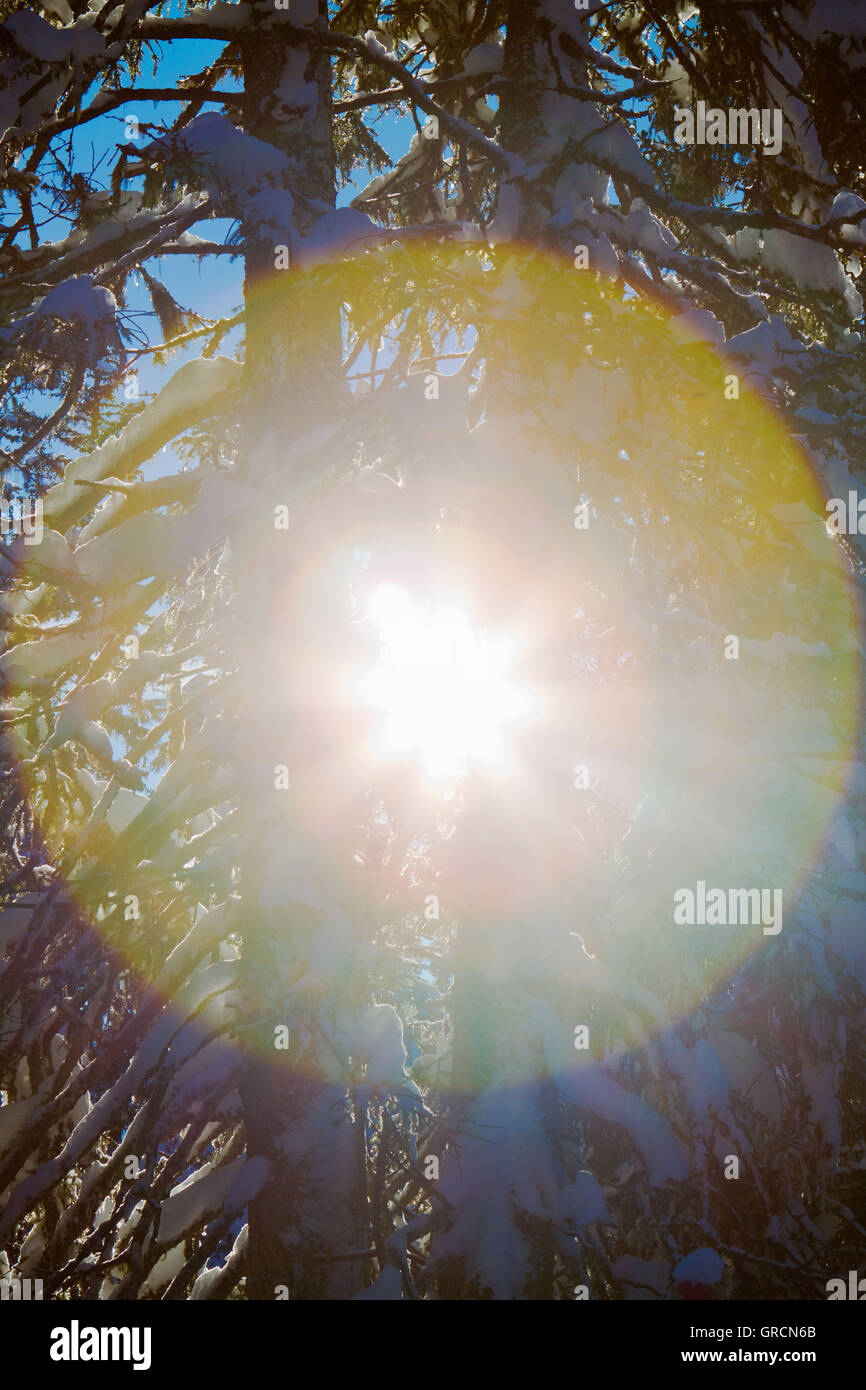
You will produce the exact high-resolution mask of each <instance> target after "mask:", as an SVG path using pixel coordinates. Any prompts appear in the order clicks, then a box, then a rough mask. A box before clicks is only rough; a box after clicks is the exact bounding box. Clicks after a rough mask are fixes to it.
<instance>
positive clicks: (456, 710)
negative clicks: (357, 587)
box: [360, 584, 532, 781]
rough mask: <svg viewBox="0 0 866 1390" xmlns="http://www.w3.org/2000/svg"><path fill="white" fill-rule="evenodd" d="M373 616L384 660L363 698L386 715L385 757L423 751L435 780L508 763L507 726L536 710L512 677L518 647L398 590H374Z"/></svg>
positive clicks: (445, 606)
mask: <svg viewBox="0 0 866 1390" xmlns="http://www.w3.org/2000/svg"><path fill="white" fill-rule="evenodd" d="M367 617H368V619H369V620H370V621H371V622H372V623H373V625H374V626H375V627H376V628H377V630H378V633H379V637H380V649H379V661H378V664H377V666H376V668H375V670H374V671H372V672H370V673H368V674H367V675H366V676H365V677H364V678H363V679H362V681H361V690H360V693H361V694H362V696H363V698H364V699H366V700H367V701H368V702H369V703H370V704H371V705H372V706H373V707H374V708H377V709H379V710H381V711H382V713H383V715H384V726H383V728H382V730H381V734H380V739H379V751H380V753H381V754H382V755H383V756H390V755H394V754H397V753H409V752H414V753H416V754H417V756H418V757H419V758H420V761H421V764H422V766H423V768H424V771H425V772H426V774H427V776H428V777H430V778H431V779H433V780H435V781H448V780H451V779H453V778H455V777H458V776H460V775H461V774H462V773H463V772H464V771H465V770H466V768H467V767H468V766H469V765H470V764H471V763H473V762H476V763H481V764H483V765H485V766H487V767H495V766H497V765H501V764H502V762H503V760H504V756H505V751H506V741H505V737H504V732H505V727H506V725H508V724H510V723H512V722H514V721H515V720H518V719H521V718H523V717H525V716H526V715H527V714H528V713H529V712H530V711H531V708H532V700H531V697H530V695H529V693H528V691H526V690H524V689H523V688H521V687H520V686H518V685H516V684H515V683H514V682H512V681H510V680H509V679H508V677H507V672H508V669H509V667H510V666H511V664H512V662H513V660H514V654H515V652H514V644H513V642H512V641H511V640H510V639H509V638H508V637H506V636H505V635H503V634H499V633H496V634H494V633H489V632H487V631H485V630H483V629H482V630H481V631H477V630H475V629H474V628H473V627H472V625H471V623H470V620H469V616H468V614H467V613H466V611H465V609H463V608H462V607H461V606H459V605H458V604H454V603H439V604H437V605H436V606H432V605H431V606H428V607H426V608H425V607H423V606H421V605H420V604H418V603H417V602H416V601H414V600H413V599H412V598H411V597H410V595H409V594H408V593H407V591H406V590H405V589H403V588H402V587H401V586H400V585H397V584H382V585H380V586H379V587H378V588H377V589H375V590H374V591H373V593H372V594H371V596H370V599H369V602H368V605H367Z"/></svg>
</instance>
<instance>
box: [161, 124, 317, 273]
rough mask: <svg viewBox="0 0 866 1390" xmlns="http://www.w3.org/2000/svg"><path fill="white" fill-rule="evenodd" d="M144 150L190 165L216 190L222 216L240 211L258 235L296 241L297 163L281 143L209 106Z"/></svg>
mask: <svg viewBox="0 0 866 1390" xmlns="http://www.w3.org/2000/svg"><path fill="white" fill-rule="evenodd" d="M143 154H144V157H145V158H147V159H151V160H160V161H162V162H165V163H167V164H169V165H172V166H176V167H177V168H178V169H179V171H184V170H188V171H189V172H190V175H191V176H193V177H194V178H195V180H196V183H197V185H198V186H199V187H203V188H204V189H205V190H206V191H207V193H208V194H209V195H210V197H211V199H212V202H213V205H214V210H215V211H216V213H217V215H218V216H224V217H237V216H240V217H241V218H242V220H243V222H244V224H245V226H246V227H248V228H250V229H254V230H255V231H256V233H257V234H258V235H262V236H271V237H273V239H274V241H275V242H277V243H285V244H287V245H289V246H290V247H291V246H293V245H294V243H295V231H294V199H293V198H292V194H291V191H290V182H291V165H290V162H289V159H288V156H287V155H285V154H283V152H282V151H281V150H278V149H277V148H276V146H274V145H269V144H268V143H267V142H266V141H264V140H257V139H256V137H255V136H254V135H246V134H244V132H243V131H240V130H238V129H237V127H236V126H234V125H232V123H231V121H230V120H229V119H228V118H227V117H226V116H223V115H221V114H220V113H219V112H217V111H208V112H207V113H206V114H204V115H202V116H196V117H195V118H194V119H193V120H192V121H190V123H189V125H187V126H184V128H183V129H182V130H181V131H178V132H177V133H175V134H173V135H166V136H161V137H160V138H159V139H158V140H154V141H152V142H151V144H149V145H148V146H147V147H146V148H145V150H144V151H143Z"/></svg>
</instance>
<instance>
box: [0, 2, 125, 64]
mask: <svg viewBox="0 0 866 1390" xmlns="http://www.w3.org/2000/svg"><path fill="white" fill-rule="evenodd" d="M3 28H4V29H5V30H6V31H7V33H9V34H11V36H12V39H13V41H14V42H15V44H16V46H17V47H18V48H19V49H21V51H22V52H24V53H29V54H30V56H31V57H33V58H38V59H40V60H41V61H42V62H44V63H70V62H71V63H80V62H83V61H85V60H86V59H87V58H95V57H96V56H97V55H98V54H100V53H102V52H104V50H105V39H104V38H103V37H102V35H101V34H100V33H99V32H98V30H96V29H94V28H92V27H91V26H90V25H83V26H81V27H75V26H72V25H70V26H69V27H68V28H64V29H58V28H56V26H55V25H53V24H49V23H48V22H47V21H46V20H44V19H42V18H41V17H40V16H39V15H38V14H34V13H33V12H32V10H17V11H16V12H15V14H13V15H10V16H9V18H8V19H7V20H6V21H5V23H4V25H3Z"/></svg>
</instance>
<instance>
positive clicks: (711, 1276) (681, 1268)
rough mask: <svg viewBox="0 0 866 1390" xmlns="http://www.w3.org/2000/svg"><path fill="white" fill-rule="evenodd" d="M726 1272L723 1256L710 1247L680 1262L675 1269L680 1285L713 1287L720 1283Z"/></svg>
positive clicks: (705, 1247) (694, 1251)
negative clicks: (708, 1285) (706, 1285)
mask: <svg viewBox="0 0 866 1390" xmlns="http://www.w3.org/2000/svg"><path fill="white" fill-rule="evenodd" d="M724 1270H725V1267H724V1265H723V1263H722V1259H721V1256H720V1255H719V1254H718V1253H717V1252H716V1251H715V1250H711V1249H710V1248H709V1246H704V1247H703V1249H701V1250H693V1251H692V1253H691V1254H690V1255H686V1256H685V1258H684V1259H682V1260H680V1262H679V1264H678V1265H677V1266H676V1268H675V1269H674V1279H676V1281H677V1283H678V1284H710V1285H712V1284H717V1283H718V1282H719V1280H720V1279H721V1277H722V1275H723V1273H724Z"/></svg>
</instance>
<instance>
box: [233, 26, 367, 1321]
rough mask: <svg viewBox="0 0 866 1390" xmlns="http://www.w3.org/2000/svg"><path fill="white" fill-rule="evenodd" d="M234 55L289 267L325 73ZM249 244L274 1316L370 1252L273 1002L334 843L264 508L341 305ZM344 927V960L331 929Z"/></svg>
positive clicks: (303, 641)
mask: <svg viewBox="0 0 866 1390" xmlns="http://www.w3.org/2000/svg"><path fill="white" fill-rule="evenodd" d="M273 15H274V11H273V8H272V7H271V6H270V5H268V6H263V7H262V19H264V18H265V17H267V16H270V17H271V19H273ZM286 17H287V19H288V21H289V22H290V23H291V24H293V25H296V26H297V25H304V24H312V23H313V22H314V21H315V20H316V19H317V17H318V18H319V19H322V20H326V18H327V6H326V4H325V0H319V3H318V5H317V4H316V0H307V3H306V4H305V3H303V0H301V3H295V4H293V5H292V9H291V11H290V12H289V13H288V14H287V16H286ZM243 52H244V72H245V98H246V102H245V119H246V126H247V132H248V133H249V134H252V135H255V136H256V137H257V138H259V139H261V140H265V141H267V142H268V143H269V144H272V145H274V146H276V147H277V148H278V149H279V150H281V151H282V152H283V153H284V154H286V155H287V156H288V157H289V159H290V161H291V168H292V172H293V179H294V180H295V188H296V189H297V190H299V191H301V190H302V192H303V194H304V199H310V200H313V202H317V203H318V204H319V207H318V209H316V208H315V207H313V208H311V207H310V204H309V203H308V202H306V201H305V200H304V199H302V198H301V197H300V196H297V195H296V196H295V197H294V234H289V238H288V242H287V243H285V244H287V245H288V246H289V250H290V252H294V251H295V250H296V246H297V237H298V236H303V235H306V234H308V232H309V229H310V227H311V226H312V225H313V223H314V222H315V220H316V218H317V217H318V216H319V215H320V214H321V212H322V211H323V210H324V208H326V207H327V206H333V203H334V156H333V148H332V143H331V115H330V61H329V58H328V56H327V54H325V53H322V52H321V51H320V52H318V53H317V52H316V51H315V49H311V50H307V49H301V48H295V47H293V46H292V43H291V41H290V40H289V39H287V38H286V37H284V36H283V35H282V34H281V33H280V30H279V26H273V27H270V28H268V29H266V30H265V29H262V28H260V27H257V26H255V25H253V26H252V27H251V28H250V31H249V32H248V34H246V35H245V38H244V43H243ZM308 52H309V58H307V54H308ZM301 76H302V77H303V81H304V83H305V84H306V85H305V86H304V88H303V91H304V94H305V99H306V101H307V103H308V104H307V107H306V109H304V110H301V111H300V112H298V110H297V109H295V110H294V111H291V110H289V111H287V110H286V108H285V107H284V106H282V105H281V103H280V99H279V95H278V89H279V88H280V84H281V83H282V82H284V80H286V79H288V81H287V82H286V87H287V86H288V85H289V82H291V84H292V85H293V86H295V87H297V83H298V79H299V78H300V77H301ZM284 90H285V88H284ZM256 235H257V233H254V236H253V238H248V240H249V245H248V249H247V258H246V281H245V305H246V356H245V372H246V390H247V397H246V399H247V410H248V414H247V433H246V438H245V440H244V441H243V442H244V445H245V447H246V449H247V455H246V458H245V468H246V473H247V479H248V481H249V483H250V486H251V487H252V488H253V489H254V491H255V494H256V496H257V498H258V499H259V505H260V525H257V526H256V527H254V528H252V530H251V532H250V533H249V534H248V535H247V537H246V540H245V548H246V553H243V554H238V555H236V557H235V558H236V565H237V571H238V576H239V604H238V613H239V616H240V622H241V625H242V629H243V631H242V643H243V650H244V664H245V672H246V676H247V679H246V682H245V685H246V689H245V702H246V709H245V720H246V722H247V724H248V726H249V727H250V728H251V729H252V730H253V736H252V739H251V740H249V741H248V742H247V743H246V744H245V745H244V749H243V753H242V758H243V760H244V763H245V766H244V767H243V769H242V776H243V778H244V782H245V785H246V789H247V791H246V807H245V813H246V816H245V818H246V823H247V825H248V826H251V827H252V826H255V825H256V824H259V823H260V824H261V825H262V833H261V836H260V837H259V838H258V839H257V842H256V843H255V845H254V846H253V847H252V849H251V851H250V853H249V854H248V857H247V862H246V865H245V869H244V880H243V892H244V893H245V898H246V913H247V930H246V931H245V936H244V959H245V966H246V972H247V982H248V986H249V989H250V993H251V996H252V997H253V998H254V999H255V1000H257V1001H258V1008H259V1010H260V1024H261V1026H260V1028H259V1029H258V1030H257V1032H256V1035H255V1042H254V1044H253V1046H251V1048H250V1061H249V1069H248V1075H247V1078H246V1081H245V1083H244V1086H243V1094H242V1099H243V1105H244V1113H245V1121H246V1130H247V1146H248V1155H249V1157H250V1158H254V1157H257V1156H263V1157H265V1158H266V1159H268V1160H269V1162H270V1175H269V1178H268V1180H267V1182H266V1184H265V1186H264V1188H263V1189H262V1191H261V1192H260V1193H259V1195H258V1196H257V1197H256V1198H255V1199H254V1200H253V1201H252V1202H251V1203H250V1206H249V1231H250V1240H249V1253H248V1257H247V1294H248V1297H250V1298H262V1299H273V1298H274V1297H276V1296H278V1294H277V1290H278V1289H280V1290H282V1288H284V1289H285V1290H287V1293H288V1297H289V1298H301V1299H339V1298H347V1297H350V1296H351V1295H352V1294H353V1293H354V1292H356V1291H357V1290H358V1289H359V1288H360V1287H361V1286H362V1283H363V1275H364V1270H365V1265H364V1261H363V1260H360V1261H352V1260H345V1259H338V1260H335V1259H334V1257H335V1256H343V1255H346V1254H351V1253H355V1252H357V1251H360V1250H362V1249H363V1248H364V1246H365V1245H366V1243H367V1239H368V1237H367V1233H366V1213H365V1186H364V1144H363V1126H362V1123H361V1122H360V1121H356V1120H354V1118H353V1117H352V1116H351V1114H350V1110H349V1106H348V1103H347V1079H346V1075H345V1072H343V1071H341V1067H340V1063H339V1059H335V1058H334V1057H333V1056H331V1057H329V1056H328V1045H327V1042H326V1041H325V1039H324V1037H321V1036H317V1035H316V1030H317V1014H316V1005H314V1004H313V1003H311V1002H310V1003H308V1004H307V1003H305V1002H304V1001H303V1000H301V1002H300V1003H299V1000H298V997H297V994H296V993H295V994H292V996H291V1003H289V1002H288V1001H289V994H290V987H291V985H292V984H293V983H294V982H295V981H296V980H297V978H298V976H299V975H301V974H303V972H304V966H305V963H306V961H307V959H308V958H309V954H310V951H311V950H314V949H315V945H316V941H317V938H318V937H319V935H320V933H321V931H322V926H323V921H324V920H325V918H326V917H327V916H328V913H329V909H330V906H331V905H330V903H329V895H330V893H331V883H332V882H333V881H334V876H333V873H332V870H333V867H334V866H333V864H332V863H331V855H333V854H334V853H335V845H334V841H335V839H336V840H337V841H338V839H339V837H335V836H334V835H333V834H331V836H330V840H329V834H328V832H329V830H332V829H333V827H332V826H330V825H326V824H325V822H324V821H323V818H322V813H321V805H320V803H321V799H322V792H321V786H320V767H321V762H322V760H323V758H324V757H325V756H326V755H327V752H328V743H329V739H328V733H329V730H328V726H327V718H326V717H325V716H323V715H322V712H321V711H320V710H319V709H318V708H317V707H316V705H315V701H314V700H313V699H311V695H312V694H313V691H312V690H311V688H310V687H311V686H312V685H313V683H314V680H315V674H314V670H313V668H312V666H311V664H310V660H311V653H312V652H313V650H314V646H315V636H316V634H315V633H313V632H312V629H313V627H314V625H315V624H316V623H318V624H320V625H321V627H324V628H325V629H327V626H328V618H329V613H328V610H327V608H326V607H323V608H322V609H319V608H318V606H316V605H313V604H312V603H311V595H310V590H309V588H308V587H307V586H305V585H304V584H303V583H302V582H300V581H301V577H302V575H303V572H304V569H305V566H306V565H307V564H308V562H309V561H310V558H311V556H313V555H314V554H315V545H314V542H313V538H312V528H311V527H309V526H306V525H305V522H304V517H303V513H301V515H300V516H299V515H296V514H295V512H294V511H293V512H292V514H291V516H290V521H289V530H288V533H286V531H285V530H278V529H275V524H274V520H273V518H274V508H275V507H277V506H280V505H286V499H287V497H288V496H290V494H291V492H292V490H293V489H295V488H296V487H297V485H298V484H299V483H300V482H301V481H302V477H301V474H300V467H303V466H304V465H303V464H302V465H300V467H299V465H298V464H295V465H294V466H292V465H291V464H289V463H287V462H284V461H283V460H285V459H286V457H287V450H290V449H291V447H292V445H293V443H294V442H295V441H297V440H298V439H299V438H301V437H303V436H304V435H305V434H306V433H308V432H309V431H310V430H312V429H314V428H315V427H316V426H317V425H319V424H321V422H322V421H328V420H329V419H330V418H331V416H332V413H333V405H334V401H335V398H336V393H337V391H338V384H337V375H338V369H339V364H340V360H341V342H340V321H339V305H338V302H337V301H336V299H335V297H334V292H333V290H332V289H330V288H329V287H328V286H327V285H324V286H323V284H322V279H323V277H322V276H320V275H317V274H316V272H315V271H314V272H312V273H310V274H305V273H304V272H303V271H300V270H298V269H297V268H293V267H292V266H291V265H290V266H289V268H286V269H275V250H276V248H275V246H274V245H273V244H272V240H271V239H269V238H262V237H260V236H259V237H258V239H254V238H255V236H256ZM325 278H327V277H325ZM312 459H313V462H312V463H311V464H308V465H306V467H307V469H308V472H312V470H314V468H315V467H316V466H318V455H317V454H316V452H315V451H314V452H313V455H312ZM303 481H310V478H309V477H306V478H304V479H303ZM329 597H330V598H331V599H332V600H333V595H323V596H322V602H323V604H324V603H326V602H327V600H328V598H329ZM312 607H315V608H316V611H315V612H313V611H310V610H311V608H312ZM333 613H334V610H333V609H332V610H331V615H333ZM278 765H283V766H285V767H286V768H287V769H288V777H289V788H288V790H286V789H280V790H276V789H275V780H276V779H275V773H274V769H275V768H276V767H277V766H278ZM280 860H283V861H284V862H285V863H287V864H288V863H291V864H292V865H294V866H295V867H296V870H297V872H296V874H295V879H294V881H292V876H291V875H289V876H288V877H287V879H286V880H285V882H284V883H283V887H282V892H281V893H276V895H275V894H274V892H272V891H267V892H266V891H265V886H266V885H267V884H268V883H271V882H272V881H273V876H274V872H275V870H278V869H279V861H280ZM305 885H306V886H305ZM311 885H312V886H311ZM263 894H264V896H263ZM338 907H339V905H338ZM341 920H342V921H343V922H344V925H345V926H346V928H347V930H346V932H345V934H344V936H345V939H346V943H347V946H348V947H350V946H351V941H350V931H349V930H348V928H349V922H348V917H347V915H346V913H345V912H344V913H343V917H342V918H341ZM283 1001H286V1002H283ZM299 1009H300V1011H301V1012H302V1013H303V1014H304V1017H305V1019H306V1022H307V1024H308V1025H309V1026H308V1028H307V1031H308V1032H309V1033H311V1034H312V1039H311V1041H310V1042H309V1044H308V1045H307V1046H306V1047H303V1046H300V1045H298V1044H297V1042H296V1038H295V1033H296V1028H295V1026H294V1025H295V1023H296V1021H297V1018H298V1012H299ZM287 1021H288V1022H287ZM281 1025H282V1026H284V1027H286V1026H289V1025H291V1026H290V1037H289V1046H288V1048H286V1049H285V1050H277V1049H276V1047H275V1029H277V1028H278V1027H280V1026H281ZM325 1031H326V1030H325ZM301 1058H302V1060H301ZM279 1296H285V1294H282V1292H281V1293H280V1295H279Z"/></svg>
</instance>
